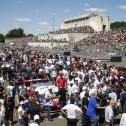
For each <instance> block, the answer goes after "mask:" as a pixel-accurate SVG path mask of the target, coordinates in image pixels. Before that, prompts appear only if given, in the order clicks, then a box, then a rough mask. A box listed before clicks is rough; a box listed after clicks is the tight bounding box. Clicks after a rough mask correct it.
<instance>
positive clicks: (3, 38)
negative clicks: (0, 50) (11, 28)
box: [0, 34, 5, 43]
mask: <svg viewBox="0 0 126 126" xmlns="http://www.w3.org/2000/svg"><path fill="white" fill-rule="evenodd" d="M0 43H5V37H4V35H3V34H0Z"/></svg>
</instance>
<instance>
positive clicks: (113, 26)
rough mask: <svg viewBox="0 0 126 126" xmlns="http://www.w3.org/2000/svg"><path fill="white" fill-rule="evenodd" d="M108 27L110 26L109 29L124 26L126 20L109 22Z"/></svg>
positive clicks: (125, 26)
mask: <svg viewBox="0 0 126 126" xmlns="http://www.w3.org/2000/svg"><path fill="white" fill-rule="evenodd" d="M110 27H111V29H118V28H126V22H124V21H121V22H119V21H116V22H113V23H111V25H110Z"/></svg>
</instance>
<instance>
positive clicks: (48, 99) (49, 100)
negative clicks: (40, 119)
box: [45, 87, 56, 121]
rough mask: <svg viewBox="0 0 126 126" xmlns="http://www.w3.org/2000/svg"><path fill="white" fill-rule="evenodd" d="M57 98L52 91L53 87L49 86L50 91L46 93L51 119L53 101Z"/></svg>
mask: <svg viewBox="0 0 126 126" xmlns="http://www.w3.org/2000/svg"><path fill="white" fill-rule="evenodd" d="M54 98H56V97H54V96H53V93H52V87H49V88H48V92H46V94H45V99H46V104H45V106H46V108H47V118H48V120H49V121H52V119H51V115H50V113H51V106H52V105H53V104H52V102H53V99H54Z"/></svg>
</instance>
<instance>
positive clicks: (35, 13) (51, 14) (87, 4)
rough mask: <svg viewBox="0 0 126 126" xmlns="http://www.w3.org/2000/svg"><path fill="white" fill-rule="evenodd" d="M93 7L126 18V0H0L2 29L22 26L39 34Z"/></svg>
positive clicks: (114, 17)
mask: <svg viewBox="0 0 126 126" xmlns="http://www.w3.org/2000/svg"><path fill="white" fill-rule="evenodd" d="M90 11H94V12H97V13H100V14H103V15H108V16H111V18H112V21H116V20H123V21H126V0H0V33H3V34H6V33H7V32H8V31H9V30H11V29H13V28H19V27H21V28H23V29H24V30H25V32H26V33H33V34H35V35H37V34H39V33H44V32H47V31H50V30H51V29H52V27H54V28H55V29H57V28H59V27H60V25H61V23H63V21H64V20H65V19H66V18H69V17H73V16H79V15H82V14H84V13H87V12H90Z"/></svg>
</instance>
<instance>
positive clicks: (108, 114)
mask: <svg viewBox="0 0 126 126" xmlns="http://www.w3.org/2000/svg"><path fill="white" fill-rule="evenodd" d="M114 106H115V101H114V100H110V101H109V105H108V106H107V107H106V108H105V126H112V124H113V116H114V111H113V107H114Z"/></svg>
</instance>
